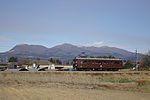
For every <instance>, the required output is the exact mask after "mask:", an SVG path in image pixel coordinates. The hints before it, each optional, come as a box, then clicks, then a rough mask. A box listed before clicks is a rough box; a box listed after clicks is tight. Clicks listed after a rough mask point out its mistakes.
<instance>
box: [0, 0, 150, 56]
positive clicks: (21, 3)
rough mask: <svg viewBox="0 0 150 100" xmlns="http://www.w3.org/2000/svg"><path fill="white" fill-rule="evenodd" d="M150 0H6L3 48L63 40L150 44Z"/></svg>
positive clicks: (2, 2)
mask: <svg viewBox="0 0 150 100" xmlns="http://www.w3.org/2000/svg"><path fill="white" fill-rule="evenodd" d="M149 5H150V0H0V52H4V51H7V50H9V49H11V48H12V47H13V46H15V45H16V44H24V43H27V44H39V45H44V46H46V47H53V46H55V45H59V44H63V43H71V44H75V45H80V46H82V45H84V46H97V47H100V46H105V45H106V46H111V47H119V48H122V49H126V50H129V51H132V52H134V51H135V49H138V51H139V52H141V53H145V52H147V51H148V50H150V45H149V44H150V6H149Z"/></svg>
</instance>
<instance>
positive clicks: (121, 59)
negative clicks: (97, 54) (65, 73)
mask: <svg viewBox="0 0 150 100" xmlns="http://www.w3.org/2000/svg"><path fill="white" fill-rule="evenodd" d="M75 59H85V60H119V61H120V60H122V59H118V58H79V57H76V58H75Z"/></svg>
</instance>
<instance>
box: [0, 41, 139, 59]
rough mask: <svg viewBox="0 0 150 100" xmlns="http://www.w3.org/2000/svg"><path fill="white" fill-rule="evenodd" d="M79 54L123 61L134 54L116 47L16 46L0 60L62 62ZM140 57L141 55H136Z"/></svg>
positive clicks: (70, 45)
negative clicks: (109, 57)
mask: <svg viewBox="0 0 150 100" xmlns="http://www.w3.org/2000/svg"><path fill="white" fill-rule="evenodd" d="M81 52H86V54H87V55H89V56H109V55H111V56H115V57H116V58H121V59H125V60H134V59H135V53H133V52H129V51H127V50H123V49H120V48H116V47H108V46H102V47H84V46H83V47H78V46H75V45H72V44H67V43H65V44H62V45H57V46H55V47H52V48H47V47H44V46H41V45H28V44H21V45H16V46H15V47H14V48H12V49H11V50H9V51H7V52H4V53H0V58H6V57H7V58H9V57H11V56H16V57H19V58H20V57H27V58H30V59H35V58H37V57H39V58H41V59H48V58H50V57H53V58H57V59H61V60H63V61H71V60H72V59H73V58H74V57H76V56H78V55H79V54H80V53H81ZM138 55H139V57H141V55H142V54H138Z"/></svg>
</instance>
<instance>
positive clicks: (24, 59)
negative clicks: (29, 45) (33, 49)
mask: <svg viewBox="0 0 150 100" xmlns="http://www.w3.org/2000/svg"><path fill="white" fill-rule="evenodd" d="M18 65H19V66H20V67H22V65H28V66H29V65H30V60H29V59H28V58H21V59H20V60H19V62H18Z"/></svg>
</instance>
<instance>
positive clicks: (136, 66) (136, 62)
mask: <svg viewBox="0 0 150 100" xmlns="http://www.w3.org/2000/svg"><path fill="white" fill-rule="evenodd" d="M135 53H136V57H135V68H136V70H138V53H137V49H136V50H135Z"/></svg>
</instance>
